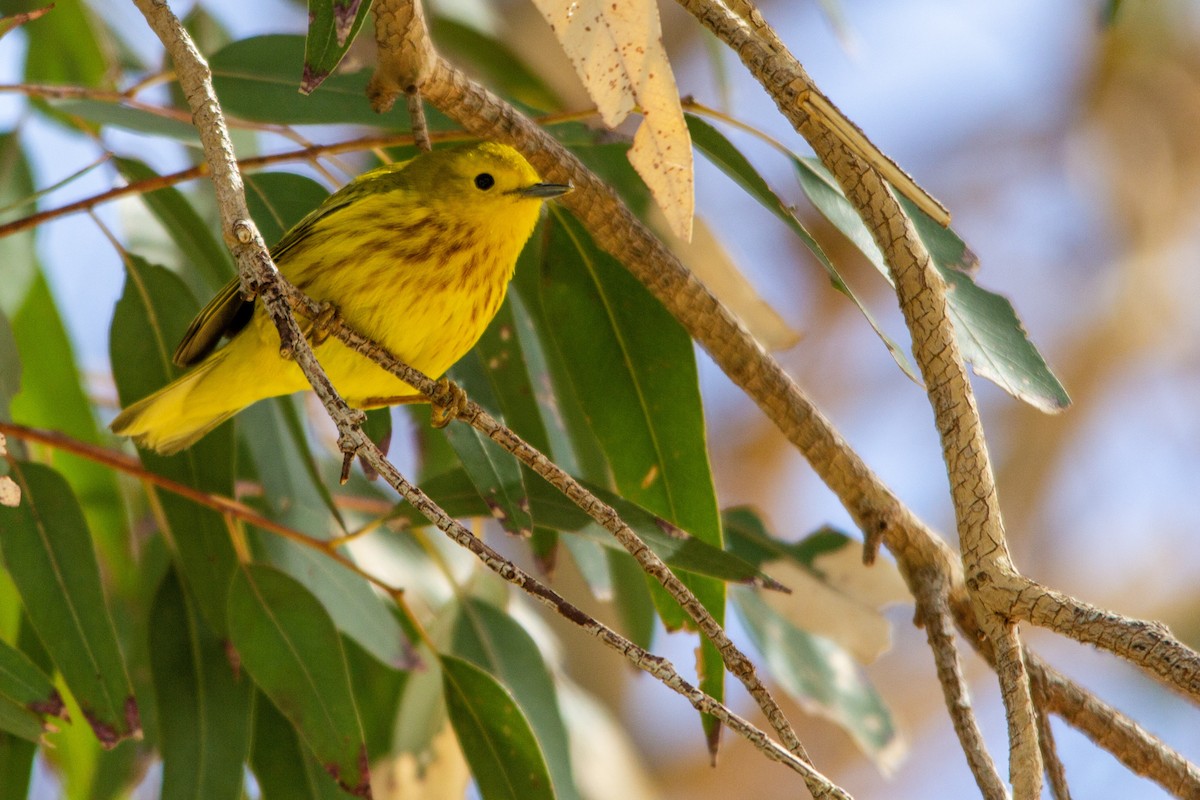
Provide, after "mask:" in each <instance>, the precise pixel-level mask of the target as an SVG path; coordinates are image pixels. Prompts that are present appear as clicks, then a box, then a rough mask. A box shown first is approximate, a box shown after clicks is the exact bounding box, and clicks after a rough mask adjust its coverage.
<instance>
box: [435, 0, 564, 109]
mask: <svg viewBox="0 0 1200 800" xmlns="http://www.w3.org/2000/svg"><path fill="white" fill-rule="evenodd" d="M430 33H431V34H432V35H433V39H434V41H435V42H437V45H438V50H439V51H440V52H441V53H442V54H443V55H444V56H446V57H447V58H449V59H450V60H451V61H453V62H454V63H455V64H462V65H469V66H470V68H471V70H472V72H473V73H478V74H481V75H482V76H483V77H484V78H485V79H486V80H485V81H484V82H485V83H486V84H487V85H488V87H489V88H490V89H492V91H495V92H498V93H499V94H501V95H503V96H504V97H506V98H508V99H510V100H515V101H517V102H519V103H521V104H523V105H525V106H528V107H530V108H533V109H537V110H539V111H554V110H556V109H558V108H561V107H562V101H561V100H559V98H558V95H557V93H555V91H554V90H553V89H552V88H551V87H550V85H549V84H547V83H546V82H545V81H543V80H542V78H541V77H540V76H539V75H538V74H537V73H536V72H534V71H533V70H531V69H530V68H529V67H527V66H526V65H525V63H524V62H523V61H522V59H521V57H520V56H519V55H518V54H517V53H515V52H513V51H512V50H511V49H509V48H508V47H507V46H505V44H504V43H503V42H501V41H500V40H498V39H496V38H494V37H492V36H489V35H487V34H485V33H482V32H480V31H479V30H476V29H475V28H472V27H471V26H469V25H464V24H463V23H461V22H458V21H456V20H453V19H450V18H449V17H445V16H441V15H439V14H433V15H432V20H431V22H430Z"/></svg>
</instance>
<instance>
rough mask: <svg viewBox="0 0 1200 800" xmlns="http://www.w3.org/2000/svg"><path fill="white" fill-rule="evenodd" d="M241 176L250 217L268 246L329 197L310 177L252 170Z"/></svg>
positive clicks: (323, 188) (322, 187)
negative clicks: (244, 183)
mask: <svg viewBox="0 0 1200 800" xmlns="http://www.w3.org/2000/svg"><path fill="white" fill-rule="evenodd" d="M245 178H246V205H247V206H249V208H250V216H252V217H254V223H255V224H256V225H258V230H259V232H260V233H261V234H262V236H263V240H264V241H266V242H267V243H268V244H271V245H273V244H275V243H276V242H278V241H279V240H280V239H282V238H283V235H284V234H285V233H287V231H288V229H289V228H291V227H292V226H293V225H295V224H296V223H297V222H299V221H300V220H302V219H304V216H305V215H306V214H308V212H310V211H312V210H313V209H314V208H316V207H317V206H319V205H321V203H322V202H324V200H325V198H326V197H328V196H329V192H328V191H326V189H325V187H324V186H322V185H321V184H319V183H317V182H316V181H314V180H313V179H312V178H306V177H304V176H303V175H296V174H295V173H292V172H254V173H251V174H249V175H246V176H245Z"/></svg>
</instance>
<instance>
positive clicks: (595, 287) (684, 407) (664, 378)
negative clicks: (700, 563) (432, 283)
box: [542, 211, 725, 741]
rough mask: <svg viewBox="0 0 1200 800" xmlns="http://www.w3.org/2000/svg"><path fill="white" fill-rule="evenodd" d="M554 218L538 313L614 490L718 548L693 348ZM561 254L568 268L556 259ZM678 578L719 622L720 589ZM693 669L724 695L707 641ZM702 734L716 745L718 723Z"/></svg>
mask: <svg viewBox="0 0 1200 800" xmlns="http://www.w3.org/2000/svg"><path fill="white" fill-rule="evenodd" d="M552 215H553V216H552V218H553V220H554V223H555V224H554V225H553V226H552V227H551V228H550V244H549V245H548V246H547V256H546V258H545V262H544V264H543V274H544V276H545V278H546V282H545V283H543V285H542V297H543V304H544V306H545V309H546V313H547V317H548V318H549V319H550V320H551V321H552V322H553V323H554V325H553V331H554V335H555V338H556V341H557V343H558V346H559V348H560V350H561V351H562V353H563V357H564V361H565V362H566V364H567V367H568V370H569V372H570V375H571V380H572V383H573V385H574V387H575V394H576V397H578V399H579V401H580V404H581V405H582V407H583V410H584V413H585V414H586V415H587V418H588V421H589V423H590V425H591V427H592V430H593V431H594V432H595V434H596V437H597V439H598V440H599V442H600V445H601V447H602V448H603V449H604V452H605V455H606V456H607V458H608V463H609V465H610V466H611V468H612V472H613V476H614V478H615V480H616V484H617V487H618V488H619V489H620V493H621V495H622V496H623V497H625V498H627V499H629V500H631V501H633V502H636V503H638V504H639V505H641V506H643V507H645V508H646V509H648V510H650V511H652V512H654V513H655V514H658V515H659V516H661V517H663V518H664V519H666V520H667V521H668V522H671V523H673V524H674V525H677V526H679V527H680V528H683V529H684V530H686V531H688V532H689V533H691V534H692V535H693V536H695V537H696V538H698V539H700V540H702V541H704V542H707V543H708V544H711V545H713V546H714V547H716V548H718V549H719V548H720V547H721V541H722V540H721V522H720V515H719V513H718V511H717V501H716V492H715V489H714V487H713V481H712V471H711V469H710V468H709V463H708V449H707V445H706V441H705V425H704V412H703V408H702V406H701V403H700V390H699V385H698V378H697V373H696V362H695V356H694V355H693V352H692V342H691V339H690V338H689V337H688V335H687V333H686V332H685V331H684V330H683V328H682V327H680V325H679V323H678V322H677V321H676V320H675V319H674V318H673V317H672V316H671V315H670V314H669V313H668V312H667V311H666V310H665V309H664V308H663V307H662V306H661V305H659V303H658V301H657V300H655V299H654V298H653V296H651V295H650V293H649V292H648V291H647V290H646V289H645V287H643V286H642V284H641V283H639V282H638V281H637V279H636V278H634V277H633V276H632V275H630V274H629V272H627V271H626V270H625V269H624V268H623V267H622V266H621V265H620V264H618V263H617V262H616V261H615V260H614V259H612V257H611V256H609V255H608V254H606V253H604V252H603V251H601V250H600V249H599V248H597V247H596V246H595V244H594V243H593V242H592V241H591V239H590V237H589V236H588V235H587V233H586V232H585V231H584V230H583V228H582V227H580V226H579V224H578V223H577V222H575V221H574V220H573V219H570V218H569V217H567V215H566V214H564V213H562V212H559V211H552ZM550 254H559V255H560V257H559V258H554V257H551V256H550ZM568 254H569V255H570V260H569V261H568V259H567V258H565V257H562V256H566V255H568ZM683 580H684V582H685V583H686V584H687V585H688V588H690V589H691V590H692V592H693V593H694V594H695V595H696V596H697V597H698V598H699V599H700V601H701V603H703V604H704V606H705V608H707V609H708V611H709V612H710V613H711V614H712V615H713V617H714V618H715V619H716V620H717V621H718V623H719V622H720V621H721V620H722V619H723V618H724V607H725V589H724V585H723V584H721V583H720V582H719V581H713V580H712V579H709V578H700V577H695V576H688V577H685V578H684V579H683ZM651 591H652V594H653V595H654V596H655V597H656V605H657V607H658V609H659V613H660V614H661V615H662V616H663V619H664V622H665V623H666V624H667V626H668V627H669V628H670V627H680V626H681V625H684V624H686V622H685V618H684V616H683V612H682V610H681V609H680V608H679V606H678V605H677V604H676V603H675V602H674V601H673V600H671V599H669V598H667V597H666V596H665V593H662V589H661V587H658V586H656V585H652V587H651ZM655 593H658V594H655ZM699 660H700V674H701V677H700V684H701V688H703V689H704V691H706V692H708V693H709V694H710V695H712V696H713V697H717V698H720V697H722V696H723V691H724V688H723V687H724V667H723V666H722V664H721V660H720V656H719V655H718V654H717V652H716V650H715V649H714V648H713V647H712V645H711V643H709V642H708V641H707V640H704V641H702V643H701V653H700V659H699ZM705 724H706V728H707V730H708V735H709V737H710V741H712V738H713V737H715V735H716V733H715V731H716V727H715V723H712V721H711V720H707V719H706V721H705Z"/></svg>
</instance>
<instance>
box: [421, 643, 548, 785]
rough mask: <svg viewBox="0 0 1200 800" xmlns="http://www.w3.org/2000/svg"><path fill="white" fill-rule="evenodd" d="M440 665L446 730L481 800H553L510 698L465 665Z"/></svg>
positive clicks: (537, 751) (448, 658) (542, 762)
mask: <svg viewBox="0 0 1200 800" xmlns="http://www.w3.org/2000/svg"><path fill="white" fill-rule="evenodd" d="M441 664H442V689H443V691H444V693H445V696H446V710H447V711H448V712H449V715H450V724H451V725H453V726H454V733H455V735H456V736H457V737H458V743H459V745H460V746H461V747H462V751H463V754H464V755H465V756H466V757H467V763H468V764H470V766H471V774H472V775H474V776H475V782H476V784H478V786H479V793H480V794H481V795H482V796H483V800H542V799H543V798H544V799H545V800H552V799H553V798H554V796H555V795H554V789H553V787H552V785H551V783H550V773H549V771H548V770H547V768H546V759H545V757H544V756H543V755H542V751H541V748H540V747H538V743H537V739H536V738H535V737H534V735H533V730H532V728H530V726H529V720H527V719H526V718H525V715H524V714H522V713H521V709H520V708H519V707H518V706H517V704H516V703H515V702H514V701H513V698H512V695H510V694H509V693H508V692H507V691H506V690H505V688H504V687H503V686H501V685H500V683H499V682H497V681H496V679H495V678H493V677H492V676H491V675H488V674H487V673H486V672H484V671H483V670H482V669H480V668H479V667H477V666H475V665H474V664H471V663H470V662H468V661H463V660H462V659H460V658H457V657H455V656H452V655H445V654H443V655H442V656H441Z"/></svg>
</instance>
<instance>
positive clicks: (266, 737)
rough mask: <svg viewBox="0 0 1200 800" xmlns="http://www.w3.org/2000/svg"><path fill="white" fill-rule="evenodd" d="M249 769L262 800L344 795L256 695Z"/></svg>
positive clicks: (323, 799)
mask: <svg viewBox="0 0 1200 800" xmlns="http://www.w3.org/2000/svg"><path fill="white" fill-rule="evenodd" d="M250 768H251V769H252V770H253V771H254V777H255V779H257V781H258V787H259V789H260V790H261V791H262V800H344V798H345V797H346V795H345V793H344V792H343V791H342V790H341V788H340V787H339V786H338V785H337V781H335V780H334V779H333V778H332V777H330V775H329V773H327V772H325V771H324V770H323V769H321V767H320V765H318V764H317V761H316V759H315V758H313V755H312V753H310V752H309V751H308V749H307V748H306V747H305V746H304V743H303V742H301V741H300V739H299V737H298V736H297V735H296V729H295V728H293V727H292V724H291V723H290V722H288V720H287V718H286V717H284V716H283V715H282V714H280V713H279V710H278V709H276V708H275V706H274V705H272V704H271V701H270V700H268V699H267V698H265V697H263V696H262V695H261V694H260V695H257V701H256V703H255V709H254V750H253V753H252V754H251V756H250Z"/></svg>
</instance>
